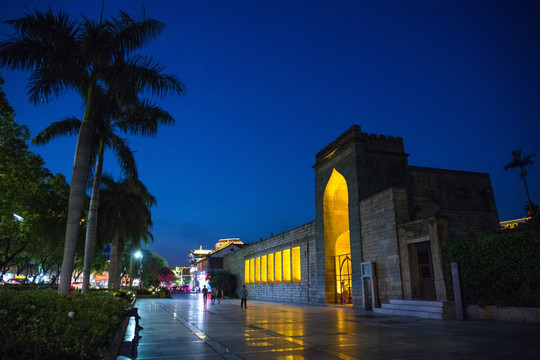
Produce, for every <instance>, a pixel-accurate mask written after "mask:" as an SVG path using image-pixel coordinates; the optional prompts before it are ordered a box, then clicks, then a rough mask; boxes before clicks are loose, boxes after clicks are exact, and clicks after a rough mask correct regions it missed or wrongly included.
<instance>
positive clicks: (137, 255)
mask: <svg viewBox="0 0 540 360" xmlns="http://www.w3.org/2000/svg"><path fill="white" fill-rule="evenodd" d="M135 257H136V258H137V259H140V258H142V252H140V251H137V252H136V253H135Z"/></svg>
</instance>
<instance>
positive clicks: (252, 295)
mask: <svg viewBox="0 0 540 360" xmlns="http://www.w3.org/2000/svg"><path fill="white" fill-rule="evenodd" d="M295 247H299V248H300V282H292V281H291V282H283V281H282V282H276V281H274V282H268V281H267V283H266V284H264V283H256V284H246V288H247V289H248V291H249V299H252V300H264V301H273V302H285V303H293V304H314V303H316V299H317V298H318V297H319V296H321V294H318V293H317V287H316V269H317V264H316V251H315V223H314V222H310V223H307V224H305V225H302V226H299V227H297V228H295V229H292V230H289V231H286V232H284V233H281V234H278V235H275V236H272V237H270V238H268V239H265V240H263V241H260V242H257V243H254V244H249V245H247V246H245V247H244V248H243V249H241V250H238V251H235V252H234V253H231V254H228V255H226V256H225V257H224V258H223V268H224V270H227V271H230V272H231V273H233V274H235V275H236V276H237V280H238V288H237V294H238V292H239V290H240V288H241V287H242V285H244V284H245V282H246V279H245V261H246V260H250V259H257V258H260V257H262V256H264V255H266V256H268V255H269V254H275V253H277V252H281V253H283V250H287V249H292V248H295ZM261 271H262V270H261Z"/></svg>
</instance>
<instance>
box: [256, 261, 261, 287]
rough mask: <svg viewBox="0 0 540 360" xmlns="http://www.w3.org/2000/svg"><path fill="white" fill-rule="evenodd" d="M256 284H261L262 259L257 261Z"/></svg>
mask: <svg viewBox="0 0 540 360" xmlns="http://www.w3.org/2000/svg"><path fill="white" fill-rule="evenodd" d="M255 283H256V284H260V283H261V257H260V256H259V257H257V258H256V259H255Z"/></svg>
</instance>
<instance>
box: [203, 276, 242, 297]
mask: <svg viewBox="0 0 540 360" xmlns="http://www.w3.org/2000/svg"><path fill="white" fill-rule="evenodd" d="M210 276H211V277H210V281H209V283H210V286H211V287H217V288H221V290H223V294H224V295H225V296H234V295H235V293H234V292H235V291H236V283H237V280H236V275H234V274H233V273H231V272H230V271H226V270H224V271H212V272H211V273H210Z"/></svg>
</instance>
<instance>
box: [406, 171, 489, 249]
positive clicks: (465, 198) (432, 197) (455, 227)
mask: <svg viewBox="0 0 540 360" xmlns="http://www.w3.org/2000/svg"><path fill="white" fill-rule="evenodd" d="M409 170H410V179H411V189H412V196H413V202H414V204H413V207H414V218H413V219H411V220H418V219H425V218H429V217H435V218H442V217H444V218H447V219H448V226H449V230H450V238H451V239H460V238H461V239H462V238H474V237H476V236H479V235H485V234H489V233H493V232H496V231H498V229H499V216H498V213H497V208H496V205H495V197H494V195H493V190H492V187H491V180H490V178H489V175H488V174H482V173H473V172H464V171H453V170H441V169H431V168H424V167H416V166H410V167H409Z"/></svg>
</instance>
